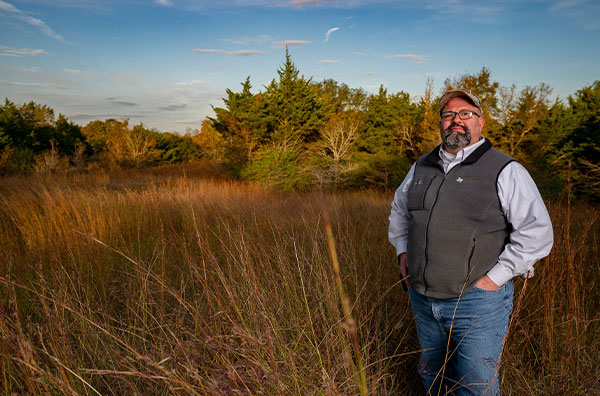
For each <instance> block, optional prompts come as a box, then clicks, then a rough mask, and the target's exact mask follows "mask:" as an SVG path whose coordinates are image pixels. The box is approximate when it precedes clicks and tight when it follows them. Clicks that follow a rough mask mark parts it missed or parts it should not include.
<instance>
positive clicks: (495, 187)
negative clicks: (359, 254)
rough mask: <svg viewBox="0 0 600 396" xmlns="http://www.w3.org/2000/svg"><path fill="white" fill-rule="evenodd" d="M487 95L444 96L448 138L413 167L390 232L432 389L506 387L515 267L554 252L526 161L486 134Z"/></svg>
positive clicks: (474, 391) (486, 391)
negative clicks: (502, 377)
mask: <svg viewBox="0 0 600 396" xmlns="http://www.w3.org/2000/svg"><path fill="white" fill-rule="evenodd" d="M484 125H485V119H484V114H483V108H482V106H481V101H480V99H479V98H478V97H477V96H476V95H474V94H473V93H471V92H470V91H467V90H462V89H459V90H453V91H449V92H446V93H445V94H444V95H443V96H442V98H441V99H440V134H441V138H442V144H441V145H440V146H438V147H437V148H436V149H434V150H433V151H432V152H430V153H429V154H426V155H424V156H423V157H421V158H420V159H419V160H418V161H417V162H415V164H413V166H412V167H411V169H410V170H409V172H408V174H407V175H406V178H405V179H404V181H403V182H402V184H401V185H400V187H399V188H398V190H397V191H396V193H395V196H394V202H393V203H392V210H391V214H390V218H389V220H390V226H389V240H390V242H391V243H392V245H393V246H394V247H395V248H396V252H397V254H398V260H399V263H400V273H401V275H402V277H403V278H404V279H405V281H404V282H405V286H406V287H407V288H408V290H409V296H410V302H411V306H412V310H413V313H414V315H415V325H416V328H417V334H418V337H419V343H420V345H421V357H420V361H419V369H418V371H419V374H420V375H421V378H422V380H423V384H424V385H425V389H426V391H427V394H428V395H443V394H452V395H460V396H463V395H494V396H497V395H500V389H499V386H498V370H499V368H500V363H501V356H502V348H503V346H504V339H505V337H506V333H507V331H508V324H509V318H510V315H511V312H512V307H513V281H512V279H513V278H514V277H515V276H519V275H521V276H524V277H530V276H533V265H534V264H535V263H536V262H537V261H538V260H540V259H541V258H543V257H545V256H547V255H548V254H549V253H550V250H551V248H552V244H553V231H552V224H551V222H550V216H549V215H548V211H547V210H546V207H545V205H544V202H543V200H542V198H541V196H540V193H539V191H538V189H537V187H536V185H535V183H534V182H533V180H532V178H531V176H530V175H529V173H528V172H527V170H526V169H525V168H524V167H523V166H522V165H521V164H519V163H518V162H516V161H514V160H513V159H512V158H511V157H509V156H508V155H506V154H504V153H502V152H500V151H498V150H496V149H494V148H493V147H492V145H491V143H490V141H489V140H487V139H486V138H484V137H483V136H482V135H481V132H482V129H483V127H484Z"/></svg>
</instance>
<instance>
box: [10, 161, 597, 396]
mask: <svg viewBox="0 0 600 396" xmlns="http://www.w3.org/2000/svg"><path fill="white" fill-rule="evenodd" d="M205 173H206V170H205V169H197V168H194V167H171V168H162V169H157V170H151V171H131V172H116V173H107V172H98V173H90V174H85V175H76V174H73V175H62V176H55V177H49V178H7V179H3V180H0V201H1V203H0V249H1V250H0V251H1V252H2V254H3V258H2V260H0V277H1V278H0V393H2V394H7V395H11V394H31V395H38V394H44V395H46V394H57V395H58V394H61V395H62V394H72V395H84V394H85V395H88V394H89V395H93V394H102V395H135V394H138V395H194V394H198V395H236V394H240V395H242V394H243V395H290V394H294V395H356V394H360V393H362V394H365V392H367V393H368V394H370V395H418V394H421V392H422V388H421V384H420V379H419V378H418V375H417V373H416V361H417V358H418V343H417V342H416V337H415V332H414V327H413V323H412V314H411V313H410V309H409V306H408V301H407V296H406V295H405V294H404V292H403V291H402V289H401V287H399V284H398V281H399V276H398V269H397V263H396V258H395V255H394V252H393V249H392V248H391V246H389V243H388V242H387V217H388V214H389V208H390V202H391V198H392V196H391V193H385V194H384V193H375V192H354V193H338V194H321V193H303V194H282V193H276V192H272V191H267V190H264V189H260V188H258V187H254V186H251V185H246V184H242V183H237V182H230V181H226V180H223V179H219V178H218V177H215V176H213V177H211V178H203V177H200V176H199V175H201V174H205ZM550 210H551V212H552V216H553V219H554V222H555V231H556V245H555V249H554V250H553V253H552V254H551V256H550V257H549V258H547V259H545V260H544V261H543V262H541V263H539V264H538V265H537V267H536V268H537V275H536V277H535V278H533V279H532V280H530V281H528V285H527V291H526V295H524V297H523V298H522V304H521V307H520V309H519V312H517V314H516V316H515V320H514V324H513V327H512V329H511V334H510V336H509V337H510V338H509V340H508V344H507V349H506V353H505V368H504V372H503V375H502V376H501V385H502V388H503V391H504V394H505V395H523V394H553V393H554V392H560V393H563V394H577V392H579V394H594V392H595V391H597V389H598V380H597V378H598V374H599V372H598V369H597V368H596V365H595V361H596V360H597V354H598V352H599V351H600V342H599V341H598V334H599V330H600V324H599V320H600V315H599V314H598V312H599V308H600V302H599V301H600V299H599V298H598V297H599V294H600V293H599V292H598V290H599V288H598V279H599V278H600V275H599V273H598V224H597V223H593V222H592V220H593V218H594V216H597V211H596V210H594V209H592V208H589V207H582V208H578V209H577V210H575V209H574V210H573V211H570V212H569V216H570V218H569V219H567V216H566V210H565V208H564V207H562V206H560V205H551V207H550ZM324 213H327V214H328V219H329V221H330V224H331V232H332V236H334V237H335V244H336V248H337V249H336V253H337V256H338V258H339V274H340V281H341V284H342V285H343V291H344V293H343V295H342V298H344V296H345V297H346V298H347V301H348V303H349V312H347V315H346V316H345V315H344V312H343V310H342V304H341V302H340V294H338V291H339V289H338V287H339V284H338V283H336V272H335V271H334V267H332V263H331V259H330V251H329V250H328V237H327V233H326V227H325V219H324ZM569 222H570V224H571V226H567V224H568V223H569ZM520 285H522V282H520V281H519V282H518V283H517V296H519V290H520V287H519V286H520ZM348 315H349V317H350V319H351V320H352V321H354V323H355V324H356V332H355V334H356V340H353V339H352V331H353V330H352V328H351V326H350V325H351V324H352V322H351V321H349V319H348ZM349 326H350V327H349ZM346 330H350V331H346ZM355 341H356V343H355ZM356 346H358V350H357V349H356ZM357 364H359V366H360V369H359V370H358V372H357V366H356V365H357ZM361 373H364V382H365V383H366V389H365V387H364V384H363V382H362V379H361ZM356 374H358V376H356ZM355 379H358V380H355Z"/></svg>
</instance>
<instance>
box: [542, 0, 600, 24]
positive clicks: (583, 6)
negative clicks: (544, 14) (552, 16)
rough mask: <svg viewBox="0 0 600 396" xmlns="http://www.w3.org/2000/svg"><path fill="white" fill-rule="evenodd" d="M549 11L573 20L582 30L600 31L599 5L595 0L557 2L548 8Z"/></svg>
mask: <svg viewBox="0 0 600 396" xmlns="http://www.w3.org/2000/svg"><path fill="white" fill-rule="evenodd" d="M550 11H552V12H553V13H556V14H560V15H566V16H568V17H569V18H572V19H574V20H575V22H576V23H577V24H578V25H580V26H581V27H583V28H584V29H587V30H598V29H600V19H598V15H600V3H598V1H596V0H564V1H557V2H556V3H555V4H553V5H552V6H551V7H550Z"/></svg>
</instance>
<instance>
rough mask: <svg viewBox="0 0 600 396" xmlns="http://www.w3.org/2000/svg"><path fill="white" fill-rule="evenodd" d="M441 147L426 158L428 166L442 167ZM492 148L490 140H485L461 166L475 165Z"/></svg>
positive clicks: (425, 161)
mask: <svg viewBox="0 0 600 396" xmlns="http://www.w3.org/2000/svg"><path fill="white" fill-rule="evenodd" d="M440 146H441V145H439V146H437V147H436V148H434V149H433V151H432V152H430V153H429V154H427V155H426V156H425V159H424V160H423V162H424V163H425V164H428V165H434V166H437V165H440V164H441V163H442V159H441V158H440ZM491 148H492V143H490V140H489V139H485V141H484V142H483V143H482V144H481V146H479V147H477V149H475V151H473V152H472V153H471V154H470V155H469V156H468V157H467V158H465V159H464V161H463V162H461V164H465V165H466V164H474V163H475V162H477V160H479V158H481V157H482V156H483V154H485V152H486V151H488V150H489V149H491Z"/></svg>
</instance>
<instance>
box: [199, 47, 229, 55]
mask: <svg viewBox="0 0 600 396" xmlns="http://www.w3.org/2000/svg"><path fill="white" fill-rule="evenodd" d="M192 51H194V52H197V53H199V54H219V53H224V52H225V51H224V50H219V49H212V48H195V49H193V50H192Z"/></svg>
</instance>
